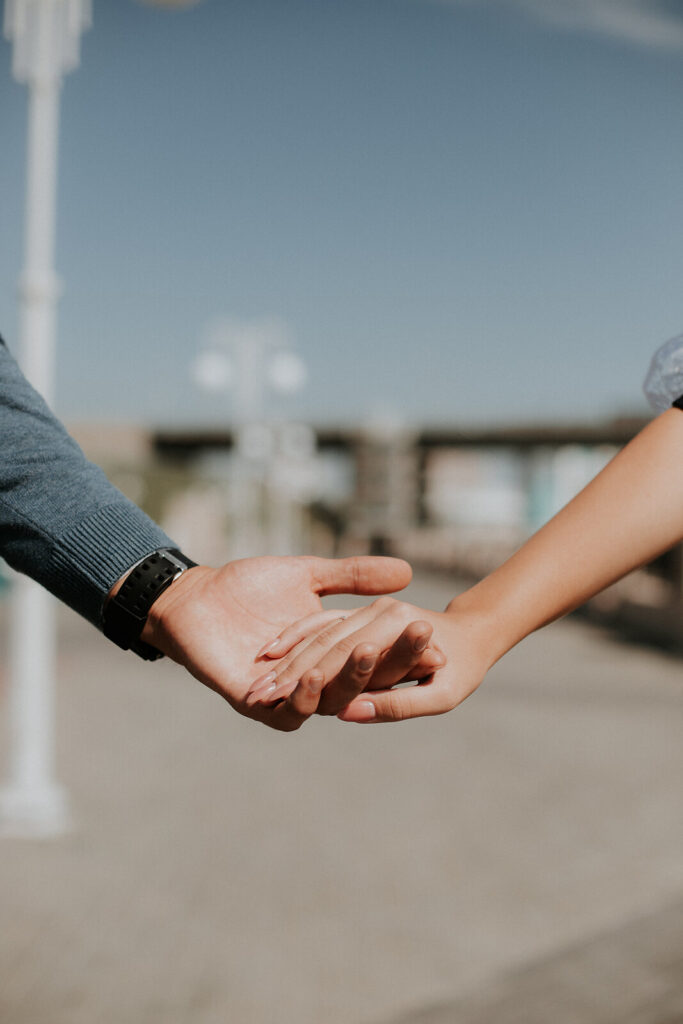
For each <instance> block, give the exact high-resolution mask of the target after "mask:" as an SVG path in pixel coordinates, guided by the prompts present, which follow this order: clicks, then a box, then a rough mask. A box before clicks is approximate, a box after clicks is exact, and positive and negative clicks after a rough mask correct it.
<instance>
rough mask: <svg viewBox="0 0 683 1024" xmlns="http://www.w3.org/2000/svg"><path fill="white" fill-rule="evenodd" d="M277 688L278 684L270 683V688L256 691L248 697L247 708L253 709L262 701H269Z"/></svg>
mask: <svg viewBox="0 0 683 1024" xmlns="http://www.w3.org/2000/svg"><path fill="white" fill-rule="evenodd" d="M276 686H277V683H269V684H268V686H266V687H265V689H264V688H263V687H261V688H260V689H258V690H254V692H253V693H250V694H249V695H248V696H247V707H249V708H251V707H253V706H254V704H258V703H259V702H260V701H263V700H267V699H268V698H269V697H270V696H271V695H272V693H273V690H274V689H275V688H276Z"/></svg>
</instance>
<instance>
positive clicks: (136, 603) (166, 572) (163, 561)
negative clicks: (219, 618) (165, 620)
mask: <svg viewBox="0 0 683 1024" xmlns="http://www.w3.org/2000/svg"><path fill="white" fill-rule="evenodd" d="M195 565H196V563H195V562H193V561H191V560H190V559H189V558H187V556H186V555H184V554H183V553H182V552H181V551H179V550H178V549H177V548H157V550H156V551H151V552H150V553H149V554H147V555H145V557H144V558H142V559H140V560H139V561H138V562H136V563H135V564H134V565H132V566H131V567H130V569H129V570H128V572H127V573H126V574H125V575H124V576H122V577H121V578H120V579H119V580H118V581H117V583H116V584H114V586H113V587H112V589H111V590H110V592H109V594H108V595H107V599H106V601H105V604H104V607H103V609H102V629H103V632H104V634H105V636H107V637H108V638H109V639H110V640H112V641H113V642H114V643H115V644H117V646H119V647H121V648H122V649H123V650H132V651H134V652H135V653H136V654H137V655H139V656H140V657H141V658H144V659H145V660H147V661H153V660H155V659H157V658H160V657H161V656H162V654H163V653H164V650H163V648H160V647H157V646H156V645H154V644H150V643H148V642H147V640H146V638H143V635H142V634H143V632H144V629H145V626H146V624H147V620H148V618H149V615H150V612H151V609H152V607H153V606H154V604H155V603H156V601H157V600H158V599H159V598H160V597H161V596H162V594H163V593H164V591H166V590H167V589H168V588H169V587H170V586H172V584H173V583H174V582H175V581H176V580H177V579H178V578H179V577H180V576H181V575H183V574H184V573H185V572H187V571H189V570H190V568H192V567H194V566H195Z"/></svg>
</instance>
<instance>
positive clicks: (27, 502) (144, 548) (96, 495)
mask: <svg viewBox="0 0 683 1024" xmlns="http://www.w3.org/2000/svg"><path fill="white" fill-rule="evenodd" d="M176 546H177V545H176V544H174V542H173V541H172V540H171V539H170V538H169V537H167V536H166V534H165V533H164V532H163V530H162V529H161V528H160V527H159V526H157V525H156V523H154V522H153V521H152V520H151V519H150V518H149V517H148V516H146V515H145V514H144V512H142V511H141V510H140V509H139V508H138V507H137V506H136V505H134V504H133V502H132V501H129V500H128V499H127V498H126V497H124V495H123V494H121V492H120V491H118V490H117V489H116V488H115V487H114V486H113V485H112V484H111V483H109V481H108V480H107V478H106V476H105V475H104V473H103V472H102V470H101V469H99V468H98V467H97V466H95V465H93V463H91V462H88V460H87V459H86V457H85V455H84V454H83V452H82V451H81V449H80V448H79V447H78V445H77V444H76V442H75V441H74V440H73V438H71V437H70V436H69V434H68V433H67V432H66V430H65V429H64V427H63V426H62V424H61V423H60V422H59V420H58V419H57V418H56V417H55V416H54V415H53V413H52V412H51V411H50V409H49V408H48V406H47V405H46V404H45V402H44V401H43V399H42V398H41V397H40V395H38V394H37V392H36V391H34V389H33V388H32V387H31V385H30V384H29V383H28V381H27V380H26V378H25V377H24V375H23V374H22V372H21V370H20V369H19V367H18V366H17V364H16V362H15V361H14V359H13V358H12V356H11V355H10V353H9V351H8V349H7V347H6V345H5V343H4V342H3V341H2V339H1V338H0V555H2V556H3V558H5V560H6V561H7V562H8V563H9V564H10V565H11V566H12V567H13V568H15V569H17V570H19V571H20V572H23V573H26V574H27V575H28V576H32V577H33V579H34V580H37V581H38V582H39V583H41V584H42V585H43V586H44V587H46V588H47V589H48V590H50V591H51V592H52V593H53V594H55V596H56V597H58V598H60V600H62V601H64V602H65V603H66V604H68V605H70V606H71V607H72V608H73V609H75V610H76V611H77V612H79V613H80V614H81V615H83V616H85V618H87V619H89V620H90V621H91V622H92V623H93V624H94V625H96V626H98V627H99V626H100V618H101V613H102V606H103V603H104V599H105V597H106V595H107V593H108V592H109V590H110V588H111V587H112V586H113V584H114V583H115V582H116V581H117V580H118V579H119V577H120V576H122V575H123V573H124V572H125V571H126V569H128V568H130V566H131V565H133V564H134V563H135V562H137V561H138V560H139V559H141V558H144V556H145V555H147V554H149V552H150V551H153V550H154V549H155V548H158V547H176Z"/></svg>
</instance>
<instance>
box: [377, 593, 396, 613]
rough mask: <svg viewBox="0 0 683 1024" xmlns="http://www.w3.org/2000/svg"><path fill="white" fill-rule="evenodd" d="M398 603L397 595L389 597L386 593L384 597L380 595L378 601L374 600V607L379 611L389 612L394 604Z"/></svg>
mask: <svg viewBox="0 0 683 1024" xmlns="http://www.w3.org/2000/svg"><path fill="white" fill-rule="evenodd" d="M397 604H398V601H397V600H396V598H395V597H387V596H386V595H384V596H382V597H378V598H377V600H376V601H373V602H372V607H373V608H375V609H376V610H377V611H378V612H387V611H389V610H390V609H391V608H392V607H393V606H394V605H397Z"/></svg>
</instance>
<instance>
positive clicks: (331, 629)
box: [313, 619, 341, 648]
mask: <svg viewBox="0 0 683 1024" xmlns="http://www.w3.org/2000/svg"><path fill="white" fill-rule="evenodd" d="M340 625H341V623H340V620H339V619H335V621H334V622H333V623H331V624H330V625H329V626H326V627H325V629H323V630H322V631H321V632H320V633H318V635H317V636H316V638H315V640H314V641H313V644H314V646H316V647H323V648H327V647H329V646H330V644H332V643H334V640H335V637H336V636H337V635H338V633H339V627H340Z"/></svg>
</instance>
